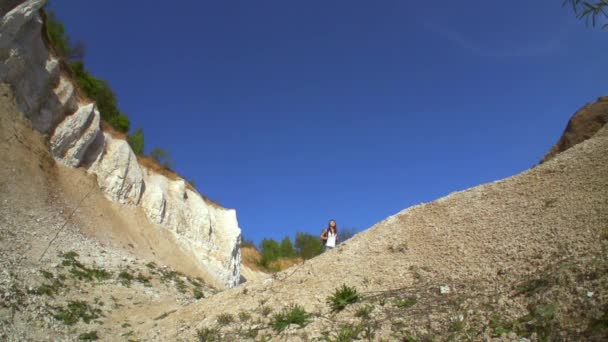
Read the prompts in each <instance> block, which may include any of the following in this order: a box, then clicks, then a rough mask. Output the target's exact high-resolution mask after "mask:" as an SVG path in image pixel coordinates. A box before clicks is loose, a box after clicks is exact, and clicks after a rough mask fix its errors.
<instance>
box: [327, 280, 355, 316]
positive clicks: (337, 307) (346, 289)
mask: <svg viewBox="0 0 608 342" xmlns="http://www.w3.org/2000/svg"><path fill="white" fill-rule="evenodd" d="M359 299H360V297H359V293H358V292H357V290H356V289H355V288H354V287H350V286H346V284H343V285H342V286H341V287H339V288H337V289H336V291H334V293H333V294H332V295H331V296H329V297H327V303H328V304H329V306H330V307H331V309H332V311H342V310H344V308H345V307H346V306H347V305H349V304H352V303H356V302H358V301H359Z"/></svg>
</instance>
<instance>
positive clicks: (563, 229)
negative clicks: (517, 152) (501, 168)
mask: <svg viewBox="0 0 608 342" xmlns="http://www.w3.org/2000/svg"><path fill="white" fill-rule="evenodd" d="M607 229H608V128H606V127H604V128H603V129H602V130H601V131H600V132H599V133H597V134H596V135H595V136H594V137H593V138H592V139H589V140H587V141H585V142H583V143H581V144H579V145H577V146H575V147H573V148H571V149H569V150H567V151H565V152H563V153H561V154H560V155H558V156H556V157H555V158H554V159H552V160H550V161H548V162H546V163H544V164H542V165H540V166H537V167H535V168H533V169H531V170H528V171H526V172H523V173H521V174H519V175H516V176H513V177H510V178H507V179H504V180H501V181H497V182H493V183H488V184H484V185H480V186H478V187H474V188H471V189H468V190H465V191H461V192H457V193H453V194H450V195H449V196H446V197H444V198H441V199H438V200H436V201H434V202H431V203H427V204H422V205H418V206H414V207H411V208H408V209H406V210H404V211H402V212H400V213H398V214H396V215H394V216H392V217H389V218H388V219H386V220H384V221H382V222H380V223H378V224H376V225H375V226H373V227H371V228H370V229H368V230H367V231H365V232H363V233H360V234H358V235H356V236H355V237H353V238H352V239H351V240H349V241H348V242H347V243H345V244H343V245H341V246H340V248H338V249H336V250H334V251H331V252H329V253H325V254H323V255H321V256H320V257H318V258H315V259H312V260H310V261H307V262H305V263H304V264H302V265H301V266H298V267H296V268H294V269H290V270H287V271H285V272H283V273H280V274H278V275H276V276H275V277H274V278H273V279H268V280H267V281H264V282H258V283H252V284H245V285H244V286H242V287H239V288H236V289H233V290H229V291H225V292H222V293H219V294H218V295H216V296H213V297H211V298H208V299H205V300H203V301H201V302H198V303H196V304H193V305H190V306H188V307H185V308H183V309H180V311H178V312H176V313H175V314H174V315H172V317H171V319H169V320H167V321H165V322H162V323H161V325H159V326H158V327H157V328H155V329H152V328H151V327H150V329H151V331H160V335H159V336H164V338H165V339H166V340H192V339H194V338H195V336H196V334H197V331H196V330H197V329H211V330H198V332H199V336H202V335H204V333H206V334H207V335H213V334H216V333H217V334H219V335H218V336H220V337H221V338H222V339H225V340H230V339H239V340H240V339H247V338H250V339H258V340H262V339H265V338H274V339H276V340H299V339H301V340H309V339H322V338H325V337H332V336H333V337H339V335H338V334H340V333H344V331H345V328H344V326H343V324H350V325H351V327H364V328H366V329H368V330H373V331H371V332H370V333H369V334H367V338H370V339H373V340H399V339H404V340H407V338H415V339H419V340H424V339H439V340H444V339H446V340H447V339H456V340H486V339H492V338H496V339H505V340H511V339H517V338H520V337H526V338H530V339H532V340H536V339H542V338H547V339H550V340H579V339H589V340H594V339H596V340H602V339H603V338H608V326H607V321H606V320H607V316H606V312H607V303H608V293H607V290H608V283H607V282H608V262H607V257H608V231H607ZM340 284H346V285H348V286H351V287H354V288H356V289H357V290H358V291H359V292H360V293H362V294H363V297H364V300H362V301H363V302H365V303H368V304H371V305H375V308H376V309H375V311H374V312H375V314H373V315H375V316H374V317H373V318H374V320H373V322H374V324H372V323H370V321H368V320H367V321H366V320H364V319H359V318H356V317H354V316H355V311H356V310H355V308H357V307H360V306H361V305H363V304H361V303H359V304H357V305H354V306H353V309H351V310H345V311H343V312H341V313H331V312H330V308H329V306H328V305H327V303H326V298H327V297H328V296H329V295H330V294H332V292H333V291H334V290H335V289H336V288H337V287H338V286H339V285H340ZM440 286H448V287H449V288H450V293H449V294H445V295H441V294H440V293H439V292H440V290H439V289H440ZM408 296H410V297H411V296H413V297H414V298H415V299H416V301H417V304H416V305H414V306H413V307H412V308H411V309H410V310H409V311H408V310H403V311H399V308H400V307H401V306H403V305H399V302H398V300H399V299H403V298H410V297H408ZM391 303H392V304H391ZM292 304H299V305H302V306H303V307H304V308H305V309H306V311H308V312H310V313H312V314H313V315H314V317H313V321H312V323H310V324H308V325H307V326H306V327H304V328H300V327H298V326H290V327H289V329H287V330H285V331H284V332H282V333H281V334H277V332H276V331H273V330H272V329H271V328H270V326H269V325H270V324H271V323H272V322H273V320H276V318H277V317H273V316H272V314H270V315H265V314H264V313H266V314H268V311H269V310H273V311H274V312H277V311H279V310H281V309H282V308H284V307H287V306H289V305H292ZM264 307H267V309H264ZM262 311H265V312H264V313H263V312H262ZM239 313H244V314H241V316H242V317H243V318H244V321H245V322H238V319H236V317H238V315H239ZM227 314H228V315H232V317H234V318H235V321H236V322H235V323H226V321H227V320H226V319H223V318H226V317H227V316H226V315H227ZM221 315H223V316H221ZM247 315H251V318H247ZM266 316H268V317H266ZM228 320H229V319H228ZM503 321H504V322H503ZM180 322H184V323H180ZM492 322H493V323H492ZM497 322H499V323H500V322H503V323H504V324H503V323H500V324H499V323H497ZM176 323H177V324H178V325H179V326H180V328H179V329H178V331H179V333H178V334H174V333H173V331H172V330H170V329H168V327H169V326H171V325H175V324H176ZM163 324H167V327H166V328H165V326H164V325H163ZM501 324H502V325H504V326H506V328H504V330H505V332H504V333H503V332H502V331H501V330H500V329H499V328H497V325H498V326H500V325H501ZM372 325H373V326H372ZM370 326H372V328H373V329H372V328H370ZM143 327H144V328H146V329H147V328H148V327H147V326H146V325H145V324H144V325H143ZM213 329H219V332H217V331H214V330H213ZM142 334H143V336H146V335H145V333H144V332H142ZM501 335H502V336H501ZM254 336H255V337H254ZM358 336H359V338H364V337H363V333H361V334H359V335H358Z"/></svg>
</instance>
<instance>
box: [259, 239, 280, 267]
mask: <svg viewBox="0 0 608 342" xmlns="http://www.w3.org/2000/svg"><path fill="white" fill-rule="evenodd" d="M260 254H261V255H262V257H261V259H260V264H261V265H262V266H264V267H268V265H269V264H270V263H271V262H273V261H275V260H277V259H278V258H279V257H280V256H281V246H280V245H279V243H278V242H277V241H276V240H274V239H264V240H262V242H261V243H260Z"/></svg>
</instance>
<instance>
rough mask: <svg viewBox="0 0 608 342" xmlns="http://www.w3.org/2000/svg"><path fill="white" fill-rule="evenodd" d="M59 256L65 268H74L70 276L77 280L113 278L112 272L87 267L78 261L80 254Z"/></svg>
mask: <svg viewBox="0 0 608 342" xmlns="http://www.w3.org/2000/svg"><path fill="white" fill-rule="evenodd" d="M59 256H60V257H61V258H63V261H62V262H61V264H62V265H63V266H71V267H72V268H71V269H70V274H71V275H72V277H74V278H77V279H78V280H88V281H93V280H97V281H102V280H105V279H108V278H110V277H111V276H112V274H111V273H110V272H108V271H106V270H104V269H102V268H96V267H93V268H89V267H86V266H85V265H83V264H82V263H81V262H80V261H78V259H77V257H78V253H76V252H74V251H71V252H67V253H60V254H59Z"/></svg>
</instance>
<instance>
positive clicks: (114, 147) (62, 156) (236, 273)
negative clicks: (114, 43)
mask: <svg viewBox="0 0 608 342" xmlns="http://www.w3.org/2000/svg"><path fill="white" fill-rule="evenodd" d="M45 3H46V1H45V0H29V1H25V2H22V3H20V4H18V5H16V6H14V5H13V6H7V7H6V8H5V7H2V8H1V9H2V10H5V11H8V12H7V13H2V12H0V15H2V19H1V22H0V82H2V83H7V84H9V85H10V86H11V88H12V89H13V92H14V95H15V100H16V103H17V106H18V107H19V109H20V110H21V111H22V112H23V113H24V114H25V115H26V116H27V117H28V118H29V119H30V120H31V122H32V127H33V128H35V129H36V130H38V131H40V132H42V133H44V134H47V137H48V142H49V144H48V145H49V149H50V151H51V153H52V155H53V157H54V158H55V160H56V161H57V162H59V163H61V164H63V165H65V166H67V167H72V168H83V169H85V170H86V172H88V173H90V174H93V175H95V176H96V178H97V184H98V185H99V188H100V189H101V190H102V191H103V193H104V195H105V196H106V197H107V198H108V199H109V200H111V201H114V202H118V203H120V204H121V205H123V206H141V207H142V209H143V211H144V212H145V213H146V215H147V217H148V218H149V220H150V221H151V222H152V223H154V224H155V225H156V226H158V227H159V228H161V229H167V230H168V231H171V232H172V233H173V234H174V236H175V238H176V239H175V240H176V241H178V243H179V244H180V247H181V248H184V249H186V250H188V251H191V252H192V254H193V255H195V256H196V259H197V260H193V261H192V262H195V263H200V264H201V266H203V267H204V268H205V269H207V270H208V271H209V273H210V274H211V275H213V276H214V277H215V278H216V280H217V282H218V283H219V284H223V285H225V286H227V287H233V286H235V285H237V284H238V282H239V280H240V242H241V230H240V228H239V226H238V221H237V217H236V211H235V210H233V209H226V208H222V207H220V206H219V205H217V204H215V203H212V202H211V201H209V200H207V199H205V198H203V196H201V195H200V194H199V193H198V192H196V191H194V190H193V189H191V188H189V187H188V186H187V185H186V182H185V181H184V180H183V179H181V178H177V179H171V178H169V177H167V176H165V175H163V174H159V173H157V172H155V171H154V170H152V169H149V168H147V167H145V166H143V165H141V164H140V163H139V162H138V159H137V157H136V156H135V153H134V152H133V150H132V149H131V147H130V146H129V144H128V143H127V142H126V141H125V140H122V139H120V138H116V137H113V136H112V135H111V134H109V133H107V132H104V131H103V130H102V129H101V126H100V123H101V118H100V113H99V110H98V109H97V106H96V104H95V103H93V102H91V101H89V100H88V99H86V98H84V97H83V96H81V95H80V94H79V92H78V89H77V87H76V85H75V83H74V82H73V81H72V80H71V77H70V74H69V73H68V72H66V70H65V68H64V67H63V66H62V62H61V60H60V59H59V58H57V57H56V56H54V55H53V53H52V51H51V49H50V48H49V46H48V44H47V43H46V39H45V37H44V32H45V31H44V19H43V16H42V15H41V11H42V8H43V6H44V5H45Z"/></svg>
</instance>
